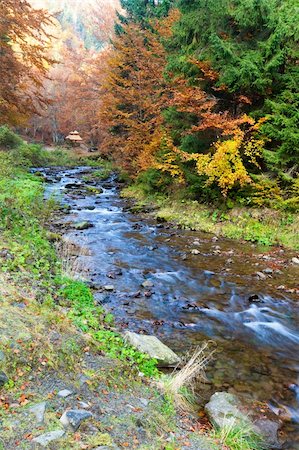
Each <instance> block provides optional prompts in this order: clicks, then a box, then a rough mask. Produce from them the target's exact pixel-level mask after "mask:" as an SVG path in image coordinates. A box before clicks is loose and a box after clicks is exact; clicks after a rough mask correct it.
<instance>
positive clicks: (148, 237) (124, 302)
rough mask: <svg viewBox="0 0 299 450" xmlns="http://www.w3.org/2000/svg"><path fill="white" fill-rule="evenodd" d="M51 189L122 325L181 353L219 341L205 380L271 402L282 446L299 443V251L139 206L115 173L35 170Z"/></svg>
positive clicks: (62, 223)
mask: <svg viewBox="0 0 299 450" xmlns="http://www.w3.org/2000/svg"><path fill="white" fill-rule="evenodd" d="M37 170H39V171H40V172H42V173H43V175H44V176H45V179H46V181H47V187H46V195H47V197H50V196H54V197H56V198H57V199H59V200H60V201H61V202H62V204H64V205H65V206H66V213H65V215H64V216H63V217H60V218H59V220H57V221H56V223H54V224H53V226H55V227H56V228H57V227H58V228H59V229H60V230H62V232H63V234H64V240H65V241H68V242H71V243H73V244H75V245H76V246H79V247H80V248H82V252H81V253H80V255H79V257H78V258H77V260H76V264H77V267H78V270H79V271H80V275H81V276H83V277H84V278H85V279H86V280H87V281H88V282H89V283H90V285H91V286H92V287H93V289H94V295H95V299H96V300H97V301H98V302H99V304H102V305H104V306H105V308H106V309H107V310H108V311H111V313H113V315H114V317H115V321H116V324H117V326H118V328H120V329H123V330H127V329H129V330H131V331H135V332H137V333H138V332H141V333H145V334H153V335H155V336H157V337H158V338H159V339H161V341H163V342H164V343H166V344H167V345H168V346H169V347H170V348H171V349H173V350H174V351H176V352H177V353H185V352H186V351H188V350H190V349H192V347H195V346H197V345H199V344H201V343H202V342H203V341H206V340H209V341H211V344H210V345H211V348H216V352H215V354H214V358H213V360H212V362H211V363H210V364H209V366H208V367H207V368H206V375H207V381H206V382H202V383H201V384H200V385H199V386H198V392H199V395H200V398H201V401H202V404H203V405H204V404H205V403H206V402H207V401H208V399H209V398H210V396H211V395H212V394H213V393H214V392H216V391H228V392H230V393H233V394H236V395H237V396H238V397H239V398H240V399H241V400H242V402H244V403H247V402H249V403H250V404H254V405H256V406H257V407H259V408H260V409H261V408H265V409H268V412H269V414H270V415H271V414H272V416H273V417H274V419H275V420H276V421H278V422H279V423H282V424H283V426H282V436H283V440H284V441H285V443H284V446H283V448H284V449H289V450H295V449H299V433H298V425H299V379H298V369H299V355H298V350H299V331H298V316H299V314H298V305H299V303H298V294H299V290H298V278H299V264H298V263H299V261H298V259H297V257H298V255H297V254H296V253H294V252H291V251H287V250H285V249H282V248H266V247H258V246H256V245H254V244H251V243H244V242H236V241H231V240H228V239H223V238H219V239H218V238H217V237H215V236H212V235H209V234H205V233H201V232H194V231H187V230H182V229H179V228H177V227H175V226H173V225H171V224H167V223H158V222H157V221H156V220H155V218H154V214H152V213H151V212H146V211H145V212H138V213H133V212H132V208H131V207H132V204H130V202H129V201H127V200H124V199H122V198H121V197H120V195H119V194H120V189H119V183H118V181H117V178H116V176H115V175H111V176H110V177H109V178H108V179H104V180H99V181H97V180H96V179H95V178H93V177H92V173H93V170H94V169H90V168H86V167H80V168H72V169H65V168H50V169H37Z"/></svg>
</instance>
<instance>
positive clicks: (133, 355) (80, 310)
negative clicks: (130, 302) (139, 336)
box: [57, 278, 159, 377]
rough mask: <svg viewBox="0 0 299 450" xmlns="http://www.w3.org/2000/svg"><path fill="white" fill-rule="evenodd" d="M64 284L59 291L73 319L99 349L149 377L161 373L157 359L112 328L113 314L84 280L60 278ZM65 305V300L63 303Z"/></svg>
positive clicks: (59, 283) (59, 280)
mask: <svg viewBox="0 0 299 450" xmlns="http://www.w3.org/2000/svg"><path fill="white" fill-rule="evenodd" d="M57 282H58V285H60V286H62V287H61V288H60V290H59V291H58V295H59V297H61V298H63V299H64V301H65V302H66V305H67V306H68V307H69V308H70V311H69V314H68V316H69V318H70V319H71V321H72V322H73V323H74V324H75V325H76V327H78V328H79V329H80V330H82V331H83V332H85V333H89V334H90V335H91V336H92V338H93V339H94V341H95V343H96V344H97V346H98V348H99V349H100V350H101V351H103V352H104V353H105V354H106V355H108V356H110V357H112V358H117V359H119V360H121V361H124V362H126V363H127V364H128V365H129V366H130V367H132V368H134V367H135V368H137V369H138V370H139V371H141V372H142V373H144V375H146V376H150V377H152V376H157V375H158V374H159V371H158V369H157V362H156V361H155V360H154V359H152V358H149V357H148V356H147V355H145V354H143V353H140V352H139V351H137V350H135V349H134V348H133V347H131V346H130V345H128V344H126V343H125V341H124V340H123V338H122V336H121V335H120V334H119V333H117V332H116V331H114V330H113V329H111V328H110V326H111V319H112V318H111V316H112V315H111V314H106V313H105V311H104V309H103V308H101V307H100V306H95V301H94V298H93V296H92V293H91V291H90V289H89V288H88V287H87V286H86V285H85V284H84V283H83V282H81V281H77V280H71V279H67V278H62V279H58V280H57ZM63 304H65V303H63Z"/></svg>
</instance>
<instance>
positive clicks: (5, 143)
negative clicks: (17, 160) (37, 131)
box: [0, 125, 23, 150]
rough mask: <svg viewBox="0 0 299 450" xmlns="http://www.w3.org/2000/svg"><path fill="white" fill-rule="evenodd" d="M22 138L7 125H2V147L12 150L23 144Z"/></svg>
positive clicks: (0, 140)
mask: <svg viewBox="0 0 299 450" xmlns="http://www.w3.org/2000/svg"><path fill="white" fill-rule="evenodd" d="M22 142H23V141H22V139H21V138H20V137H19V136H18V135H17V134H15V133H14V132H13V131H12V130H11V129H10V128H8V127H7V126H5V125H4V126H2V127H0V147H3V148H4V149H7V150H11V149H13V148H16V147H18V146H19V145H21V144H22Z"/></svg>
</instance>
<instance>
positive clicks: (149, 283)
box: [141, 280, 154, 288]
mask: <svg viewBox="0 0 299 450" xmlns="http://www.w3.org/2000/svg"><path fill="white" fill-rule="evenodd" d="M141 286H142V287H144V288H151V287H153V286H154V283H153V282H152V281H150V280H145V281H144V282H143V283H142V284H141Z"/></svg>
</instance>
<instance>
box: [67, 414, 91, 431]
mask: <svg viewBox="0 0 299 450" xmlns="http://www.w3.org/2000/svg"><path fill="white" fill-rule="evenodd" d="M91 417H92V413H91V412H89V411H85V410H84V409H70V410H69V411H65V412H64V413H63V414H62V416H61V417H60V422H61V423H62V425H63V426H64V427H65V428H71V430H72V431H77V430H78V428H79V427H80V425H81V423H82V422H83V420H86V419H90V418H91Z"/></svg>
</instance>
